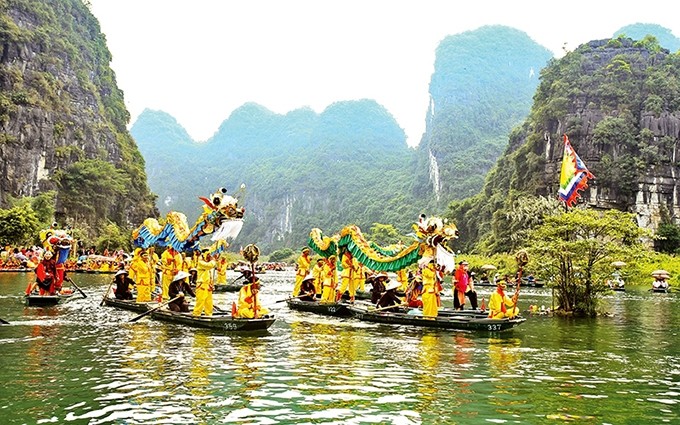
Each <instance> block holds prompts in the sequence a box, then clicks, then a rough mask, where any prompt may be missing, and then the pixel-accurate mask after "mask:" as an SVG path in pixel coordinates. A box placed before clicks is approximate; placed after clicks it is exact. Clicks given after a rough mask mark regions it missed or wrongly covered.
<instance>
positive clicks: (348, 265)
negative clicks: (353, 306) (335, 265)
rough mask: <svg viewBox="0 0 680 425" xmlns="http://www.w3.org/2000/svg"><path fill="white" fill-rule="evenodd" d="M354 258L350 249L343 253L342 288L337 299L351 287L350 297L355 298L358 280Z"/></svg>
mask: <svg viewBox="0 0 680 425" xmlns="http://www.w3.org/2000/svg"><path fill="white" fill-rule="evenodd" d="M352 260H354V258H353V257H352V254H350V252H349V251H345V252H344V253H343V254H342V260H341V263H342V271H341V272H340V282H341V283H340V289H339V290H338V295H337V299H340V297H342V294H344V293H345V291H346V290H347V289H348V288H349V298H350V300H352V301H353V300H354V295H356V293H357V288H356V286H355V285H356V281H355V280H354V263H353V261H352Z"/></svg>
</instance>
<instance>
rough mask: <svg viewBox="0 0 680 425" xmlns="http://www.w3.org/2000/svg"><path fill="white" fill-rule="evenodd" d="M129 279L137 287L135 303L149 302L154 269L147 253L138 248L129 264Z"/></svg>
mask: <svg viewBox="0 0 680 425" xmlns="http://www.w3.org/2000/svg"><path fill="white" fill-rule="evenodd" d="M130 277H131V278H132V280H133V281H134V282H135V283H136V285H137V302H138V303H147V302H150V301H151V286H152V285H153V282H154V280H155V278H154V268H153V265H152V264H151V260H150V258H149V253H148V252H147V251H143V250H142V249H139V248H138V249H137V251H136V252H135V256H134V258H133V259H132V264H130Z"/></svg>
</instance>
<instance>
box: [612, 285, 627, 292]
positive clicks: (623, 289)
mask: <svg viewBox="0 0 680 425" xmlns="http://www.w3.org/2000/svg"><path fill="white" fill-rule="evenodd" d="M611 290H612V291H614V292H626V287H625V286H613V287H611Z"/></svg>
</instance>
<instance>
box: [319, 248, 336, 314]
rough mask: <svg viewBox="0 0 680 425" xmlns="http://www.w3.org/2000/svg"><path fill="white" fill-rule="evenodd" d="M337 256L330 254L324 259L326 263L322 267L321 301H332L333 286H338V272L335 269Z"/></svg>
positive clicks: (333, 300) (333, 297)
mask: <svg viewBox="0 0 680 425" xmlns="http://www.w3.org/2000/svg"><path fill="white" fill-rule="evenodd" d="M336 260H337V258H336V256H335V255H331V256H330V257H328V258H327V259H326V264H325V265H324V268H323V293H322V294H321V302H324V303H334V302H335V288H336V287H337V286H338V274H337V270H336V265H335V262H336Z"/></svg>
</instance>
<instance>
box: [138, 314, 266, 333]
mask: <svg viewBox="0 0 680 425" xmlns="http://www.w3.org/2000/svg"><path fill="white" fill-rule="evenodd" d="M151 317H152V318H154V319H156V320H162V321H165V322H172V323H179V324H181V325H188V326H193V327H196V328H208V329H217V330H223V331H259V330H265V329H268V328H269V327H270V326H271V325H272V324H273V323H274V321H276V318H275V317H274V316H273V315H267V316H264V317H262V318H258V319H235V318H233V317H231V314H230V313H214V314H213V315H212V316H193V315H192V314H191V313H179V312H174V311H171V310H166V309H160V310H156V311H154V312H152V313H151Z"/></svg>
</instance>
